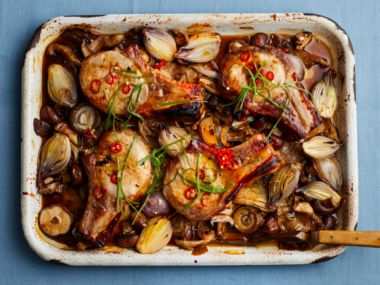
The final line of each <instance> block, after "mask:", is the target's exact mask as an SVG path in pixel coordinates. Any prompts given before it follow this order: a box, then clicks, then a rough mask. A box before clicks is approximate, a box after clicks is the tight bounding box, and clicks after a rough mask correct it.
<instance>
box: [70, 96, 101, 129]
mask: <svg viewBox="0 0 380 285" xmlns="http://www.w3.org/2000/svg"><path fill="white" fill-rule="evenodd" d="M100 123H101V117H100V113H99V111H98V110H97V109H96V108H95V107H94V106H92V105H91V104H89V103H81V104H79V105H78V106H76V107H75V108H74V109H73V110H72V111H71V113H70V126H71V127H72V128H73V130H74V131H76V132H77V133H79V134H83V133H85V132H88V131H89V129H90V128H92V129H96V128H97V127H99V125H100Z"/></svg>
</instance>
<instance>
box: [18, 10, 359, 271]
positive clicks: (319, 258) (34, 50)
mask: <svg viewBox="0 0 380 285" xmlns="http://www.w3.org/2000/svg"><path fill="white" fill-rule="evenodd" d="M147 25H149V26H153V27H160V28H163V29H173V28H181V29H185V30H187V31H188V32H201V31H217V32H219V33H221V34H248V33H251V34H252V33H254V32H258V31H266V32H280V33H281V32H282V33H296V32H297V31H299V30H300V29H303V30H310V31H312V32H313V33H314V34H316V35H317V36H318V37H319V38H321V39H323V40H324V41H326V42H328V43H329V44H330V45H331V46H332V47H333V57H334V58H335V62H337V66H335V67H336V68H337V71H338V74H337V88H338V94H340V95H339V107H338V125H339V127H340V131H341V135H342V140H343V141H344V147H343V148H342V149H341V150H340V151H339V160H340V162H341V164H342V170H343V175H344V177H343V178H344V191H343V196H344V197H345V198H347V204H346V206H345V207H344V209H343V211H342V213H341V216H342V219H341V221H342V223H341V225H340V228H341V229H343V230H351V231H352V230H355V228H356V223H357V220H358V159H357V127H356V102H355V59H354V54H353V50H352V45H351V43H350V40H349V38H348V36H347V34H346V33H345V32H344V30H342V29H341V28H340V27H339V26H338V25H337V24H336V23H335V22H334V21H332V20H330V19H328V18H325V17H322V16H318V15H309V14H308V15H306V14H184V15H181V14H172V15H106V16H94V17H58V18H54V19H51V20H49V21H47V22H46V23H44V24H43V25H42V26H41V27H40V28H39V29H38V30H37V31H36V33H35V35H34V37H33V39H32V41H31V43H30V45H29V47H28V49H27V52H26V54H25V63H24V67H23V72H22V146H21V179H22V180H21V181H22V182H21V213H22V227H23V231H24V235H25V238H26V240H27V242H28V243H29V245H30V247H31V248H32V249H33V250H34V251H35V252H36V253H37V254H38V255H39V256H40V257H41V258H43V259H45V260H48V261H51V262H53V263H60V264H67V265H152V266H154V265H280V264H282V265H284V264H308V263H317V262H323V261H327V260H329V259H331V258H334V257H336V256H337V255H339V254H341V253H342V252H343V251H344V250H345V249H346V247H343V246H321V247H318V249H317V250H313V251H307V252H299V251H284V250H278V249H276V248H273V247H259V248H255V247H226V246H223V247H217V246H210V247H209V252H208V253H207V254H204V255H202V256H192V255H191V252H189V251H186V250H183V249H179V248H177V247H170V246H168V247H165V248H164V249H163V250H161V251H160V252H158V253H156V254H152V255H143V254H139V253H137V252H136V251H135V250H120V249H119V248H118V249H117V252H109V251H108V252H107V251H103V250H95V251H82V252H79V251H68V250H62V249H59V248H57V247H55V246H53V244H54V242H52V241H51V240H49V239H47V238H46V237H44V236H42V234H41V233H40V231H39V229H38V226H37V216H38V213H39V210H40V208H41V198H40V197H39V195H38V194H37V190H38V189H37V187H36V180H35V179H36V176H37V157H38V151H39V147H40V144H41V139H40V137H38V136H37V135H36V134H35V133H34V130H33V119H34V118H35V117H39V109H40V107H41V106H40V105H41V79H42V56H43V52H44V51H45V49H46V47H47V45H48V44H49V43H50V42H51V41H52V40H54V38H56V37H57V33H60V32H61V31H62V30H63V29H65V28H67V27H75V26H80V27H92V29H98V30H101V31H102V32H107V33H116V31H127V30H129V29H130V28H133V27H141V26H147ZM252 28H254V29H252ZM231 253H233V254H231Z"/></svg>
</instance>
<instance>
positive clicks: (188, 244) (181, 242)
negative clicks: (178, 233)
mask: <svg viewBox="0 0 380 285" xmlns="http://www.w3.org/2000/svg"><path fill="white" fill-rule="evenodd" d="M174 241H175V244H176V245H178V246H180V247H182V248H186V249H187V250H189V251H192V250H193V249H194V248H195V247H197V246H202V245H206V244H208V243H209V242H208V241H205V240H197V241H192V240H190V241H188V240H180V239H176V240H174Z"/></svg>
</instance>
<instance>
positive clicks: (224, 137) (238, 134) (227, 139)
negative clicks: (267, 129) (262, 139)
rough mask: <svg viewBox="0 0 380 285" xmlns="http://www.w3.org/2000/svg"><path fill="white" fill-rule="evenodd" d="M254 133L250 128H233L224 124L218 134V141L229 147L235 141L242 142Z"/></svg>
mask: <svg viewBox="0 0 380 285" xmlns="http://www.w3.org/2000/svg"><path fill="white" fill-rule="evenodd" d="M253 134H254V132H253V130H252V129H250V128H241V129H240V128H234V127H230V126H225V127H223V128H222V132H221V134H220V141H221V142H222V144H223V145H224V146H225V147H231V146H233V145H234V144H236V143H243V142H245V141H246V140H247V139H248V138H249V137H251V136H252V135H253Z"/></svg>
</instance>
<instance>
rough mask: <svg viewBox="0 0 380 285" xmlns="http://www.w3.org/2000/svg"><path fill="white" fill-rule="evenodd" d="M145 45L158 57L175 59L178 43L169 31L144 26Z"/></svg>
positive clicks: (168, 59)
mask: <svg viewBox="0 0 380 285" xmlns="http://www.w3.org/2000/svg"><path fill="white" fill-rule="evenodd" d="M142 33H143V35H144V46H145V48H146V50H147V51H148V52H149V53H150V54H151V55H152V56H153V57H154V58H156V59H158V60H163V59H165V60H166V61H173V60H174V54H175V52H176V50H177V45H176V42H175V40H174V38H173V37H172V36H171V35H170V34H169V33H167V32H165V31H162V30H160V29H155V28H144V29H143V30H142Z"/></svg>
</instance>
